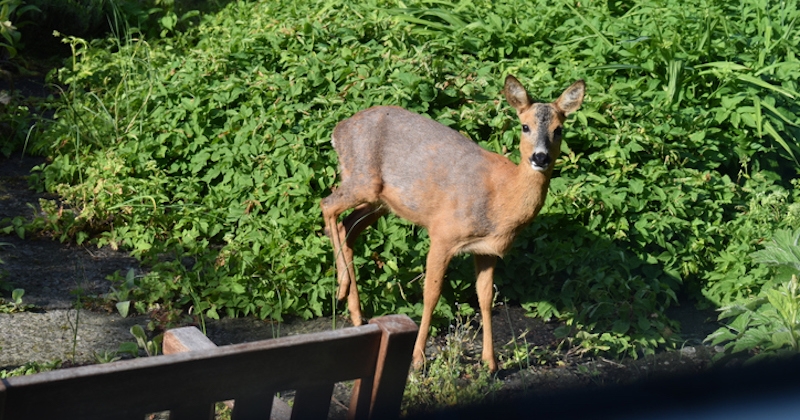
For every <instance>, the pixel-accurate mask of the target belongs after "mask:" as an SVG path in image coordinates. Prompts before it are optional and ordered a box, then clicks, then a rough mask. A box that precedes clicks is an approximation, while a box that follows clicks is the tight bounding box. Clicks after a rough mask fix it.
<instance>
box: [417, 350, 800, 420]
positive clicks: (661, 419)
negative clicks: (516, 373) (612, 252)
mask: <svg viewBox="0 0 800 420" xmlns="http://www.w3.org/2000/svg"><path fill="white" fill-rule="evenodd" d="M409 418H410V419H426V420H428V419H447V420H449V419H559V420H563V419H658V420H666V419H669V420H672V419H726V420H728V419H756V418H759V419H761V418H764V419H770V420H775V419H798V418H800V358H794V359H793V360H791V361H781V362H771V363H762V364H758V365H754V366H748V367H738V368H724V369H723V368H720V369H717V370H712V371H709V372H707V373H703V374H698V375H689V376H675V377H672V378H669V379H661V380H652V381H642V382H638V383H635V384H632V385H625V386H614V387H605V388H601V389H591V390H587V389H582V390H574V391H568V392H558V393H553V394H549V395H543V396H535V397H526V398H519V399H513V400H506V401H498V402H494V403H489V404H485V405H480V406H471V407H460V408H454V409H451V410H445V411H441V412H438V413H428V414H425V415H418V416H411V417H409Z"/></svg>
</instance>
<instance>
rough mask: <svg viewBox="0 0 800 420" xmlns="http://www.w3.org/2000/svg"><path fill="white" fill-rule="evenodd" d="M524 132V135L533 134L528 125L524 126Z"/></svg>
mask: <svg viewBox="0 0 800 420" xmlns="http://www.w3.org/2000/svg"><path fill="white" fill-rule="evenodd" d="M522 132H523V133H530V132H531V128H530V127H528V124H522Z"/></svg>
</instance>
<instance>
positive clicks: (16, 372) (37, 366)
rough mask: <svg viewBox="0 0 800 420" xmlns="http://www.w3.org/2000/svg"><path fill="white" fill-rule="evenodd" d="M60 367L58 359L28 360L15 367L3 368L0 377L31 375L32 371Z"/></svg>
mask: <svg viewBox="0 0 800 420" xmlns="http://www.w3.org/2000/svg"><path fill="white" fill-rule="evenodd" d="M60 367H61V361H60V360H54V361H51V362H44V363H39V362H28V363H25V364H24V365H22V366H20V367H18V368H16V369H11V370H7V369H3V370H0V379H5V378H11V377H13V376H24V375H32V374H34V373H40V372H47V371H51V370H55V369H58V368H60Z"/></svg>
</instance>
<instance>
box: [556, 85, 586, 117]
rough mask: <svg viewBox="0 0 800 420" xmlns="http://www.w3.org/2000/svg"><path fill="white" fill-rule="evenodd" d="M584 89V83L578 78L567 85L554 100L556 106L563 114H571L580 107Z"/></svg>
mask: <svg viewBox="0 0 800 420" xmlns="http://www.w3.org/2000/svg"><path fill="white" fill-rule="evenodd" d="M585 91H586V83H584V82H583V80H578V81H577V82H575V83H573V84H572V85H571V86H570V87H568V88H567V89H566V90H565V91H564V92H563V93H562V94H561V96H559V97H558V100H556V102H555V105H556V108H558V109H560V110H561V112H563V113H564V115H569V114H572V113H573V112H575V111H577V110H578V108H580V107H581V104H582V103H583V94H584V92H585Z"/></svg>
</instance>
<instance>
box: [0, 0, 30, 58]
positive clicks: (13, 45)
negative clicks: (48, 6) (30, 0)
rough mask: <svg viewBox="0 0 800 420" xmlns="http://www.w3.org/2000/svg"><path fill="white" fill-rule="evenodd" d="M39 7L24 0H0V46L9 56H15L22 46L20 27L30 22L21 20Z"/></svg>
mask: <svg viewBox="0 0 800 420" xmlns="http://www.w3.org/2000/svg"><path fill="white" fill-rule="evenodd" d="M38 10H39V9H38V8H37V7H36V6H34V5H31V4H26V2H25V1H24V0H0V47H2V48H3V49H5V50H6V53H8V56H9V58H14V56H16V55H17V51H18V50H19V49H20V47H21V46H22V42H21V38H22V35H21V34H20V33H19V30H18V28H20V27H22V26H24V25H27V24H29V23H30V22H29V21H20V20H19V19H22V18H23V15H25V14H28V13H29V12H32V11H38Z"/></svg>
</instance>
